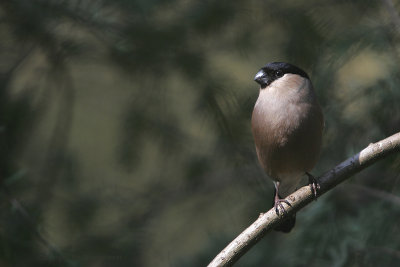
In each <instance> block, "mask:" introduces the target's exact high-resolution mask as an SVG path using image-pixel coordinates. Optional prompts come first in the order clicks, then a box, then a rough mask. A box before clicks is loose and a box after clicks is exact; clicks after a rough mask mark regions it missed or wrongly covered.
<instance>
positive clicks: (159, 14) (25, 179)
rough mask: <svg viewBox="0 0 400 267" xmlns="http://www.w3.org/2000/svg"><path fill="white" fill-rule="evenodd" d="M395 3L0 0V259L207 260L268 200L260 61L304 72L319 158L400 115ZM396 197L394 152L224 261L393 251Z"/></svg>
mask: <svg viewBox="0 0 400 267" xmlns="http://www.w3.org/2000/svg"><path fill="white" fill-rule="evenodd" d="M390 3H392V4H393V6H392V5H390ZM399 7H400V3H398V1H393V2H392V0H385V1H376V0H375V1H372V0H368V1H365V0H363V1H361V0H358V1H345V0H340V1H337V0H328V1H317V0H309V1H289V0H283V1H259V0H252V1H224V0H223V1H211V0H210V1H193V0H171V1H162V0H152V1H141V0H113V1H110V0H86V1H79V0H76V1H62V0H31V1H24V0H8V1H1V3H0V39H1V42H0V54H1V62H0V179H1V182H2V187H1V195H0V199H1V202H0V203H1V204H0V211H1V213H0V220H1V221H0V241H1V242H0V266H205V265H206V264H207V263H208V262H209V261H211V259H212V258H213V257H214V256H215V255H216V254H217V253H218V252H219V251H220V250H221V249H222V248H223V247H224V246H225V245H226V244H227V243H228V242H229V241H231V240H232V239H233V238H234V237H235V236H236V235H238V234H239V233H240V232H241V231H242V230H243V229H244V228H246V227H247V226H248V225H249V224H250V223H251V222H252V221H254V220H255V219H256V218H257V217H258V214H259V213H260V212H264V211H266V210H268V209H269V208H270V204H271V197H272V183H271V181H270V180H269V179H268V178H266V177H265V175H264V174H263V172H262V171H261V170H260V168H259V166H258V163H257V159H256V156H255V151H254V144H253V140H252V136H251V131H250V117H251V112H252V109H253V105H254V103H255V100H256V98H257V94H258V86H257V84H255V83H254V82H253V81H252V79H253V76H254V74H255V73H256V71H258V69H259V68H260V67H261V66H263V65H264V64H266V63H267V62H271V61H287V62H291V63H293V64H295V65H298V66H300V67H302V68H304V69H305V70H306V71H307V72H308V73H309V74H310V76H311V77H312V80H313V83H314V87H315V88H316V91H317V95H318V98H319V100H320V102H321V105H322V106H323V109H324V113H325V119H326V131H325V134H324V147H323V152H322V154H321V159H320V161H319V163H318V165H317V167H316V168H315V170H314V174H321V173H322V172H323V171H325V170H328V169H329V168H330V167H333V166H334V165H335V164H337V163H339V162H340V161H342V160H344V159H346V158H347V157H349V156H351V155H353V154H354V153H357V152H358V151H359V150H360V149H362V148H363V147H365V146H366V145H368V144H369V143H370V142H374V141H377V140H380V139H382V138H384V137H387V136H389V135H391V134H394V133H396V132H399V131H400V104H399V103H400V89H399V88H400V69H399V67H398V66H399V63H400V54H399V51H400V45H399V40H400V25H399V24H398V21H400V20H399V17H398V16H399V15H398V12H397V9H398V8H399ZM399 195H400V156H399V155H394V156H392V157H390V158H388V159H386V160H384V161H382V162H379V163H377V164H375V165H374V166H372V167H370V168H369V169H367V170H366V171H364V172H362V173H360V174H357V175H356V176H355V177H353V178H352V179H351V180H350V181H349V182H346V183H344V184H343V185H340V186H339V187H338V188H336V189H335V190H333V191H331V192H330V193H328V194H327V195H325V196H323V197H321V198H320V199H319V200H318V201H317V202H315V203H313V204H311V205H309V206H308V207H307V208H306V209H304V210H303V211H301V212H300V213H299V214H298V220H297V225H296V227H295V229H294V230H293V231H292V233H290V234H287V235H284V234H281V233H275V232H271V233H269V234H268V235H267V236H266V237H265V238H264V239H263V240H262V241H261V242H260V243H259V244H257V245H256V246H255V247H254V248H253V249H252V250H250V251H249V253H248V254H246V255H245V256H244V257H243V258H242V259H241V260H240V261H239V262H238V263H237V266H278V265H279V266H377V265H379V266H397V265H398V263H399V262H400V226H399V224H398V222H399V220H400V206H399Z"/></svg>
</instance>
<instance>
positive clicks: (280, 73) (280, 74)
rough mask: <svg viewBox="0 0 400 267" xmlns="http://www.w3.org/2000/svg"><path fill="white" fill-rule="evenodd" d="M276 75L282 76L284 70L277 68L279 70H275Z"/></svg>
mask: <svg viewBox="0 0 400 267" xmlns="http://www.w3.org/2000/svg"><path fill="white" fill-rule="evenodd" d="M275 75H276V77H282V76H283V72H282V71H281V70H277V71H275Z"/></svg>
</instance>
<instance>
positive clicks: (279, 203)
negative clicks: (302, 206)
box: [274, 199, 292, 216]
mask: <svg viewBox="0 0 400 267" xmlns="http://www.w3.org/2000/svg"><path fill="white" fill-rule="evenodd" d="M282 203H285V204H287V205H288V206H289V207H291V206H292V205H291V204H290V203H289V201H287V200H286V199H275V205H274V207H275V212H276V215H278V216H279V209H281V210H282V213H283V214H285V215H286V214H287V212H286V210H285V208H284V207H283V205H282Z"/></svg>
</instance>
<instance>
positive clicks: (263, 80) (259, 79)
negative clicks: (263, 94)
mask: <svg viewBox="0 0 400 267" xmlns="http://www.w3.org/2000/svg"><path fill="white" fill-rule="evenodd" d="M254 81H255V82H256V83H258V84H259V85H261V88H264V87H266V86H267V85H268V77H267V74H266V73H265V72H264V70H262V69H261V70H260V71H259V72H257V74H256V76H255V77H254Z"/></svg>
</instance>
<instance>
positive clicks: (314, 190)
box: [306, 172, 321, 199]
mask: <svg viewBox="0 0 400 267" xmlns="http://www.w3.org/2000/svg"><path fill="white" fill-rule="evenodd" d="M306 175H307V176H308V183H309V184H310V189H311V193H312V194H313V195H314V198H315V199H317V197H318V191H319V190H320V189H321V186H320V185H319V181H318V180H317V179H316V178H315V177H314V176H313V175H312V174H310V173H308V172H306Z"/></svg>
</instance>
